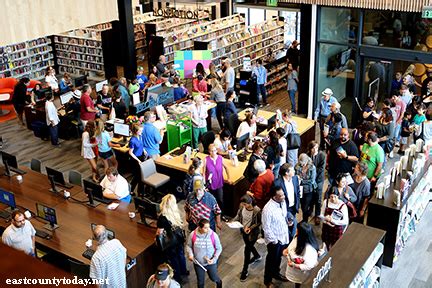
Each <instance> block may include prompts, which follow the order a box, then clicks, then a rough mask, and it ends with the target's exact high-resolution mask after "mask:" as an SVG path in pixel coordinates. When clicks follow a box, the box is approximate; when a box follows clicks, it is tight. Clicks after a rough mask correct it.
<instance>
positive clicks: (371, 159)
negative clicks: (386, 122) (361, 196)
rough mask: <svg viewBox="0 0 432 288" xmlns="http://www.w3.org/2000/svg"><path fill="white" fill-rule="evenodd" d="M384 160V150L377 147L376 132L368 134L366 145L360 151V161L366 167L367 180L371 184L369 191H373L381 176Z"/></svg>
mask: <svg viewBox="0 0 432 288" xmlns="http://www.w3.org/2000/svg"><path fill="white" fill-rule="evenodd" d="M384 159H385V153H384V150H383V149H382V148H381V146H380V145H378V136H377V133H376V132H368V133H367V135H366V143H365V144H363V147H362V150H361V161H362V162H365V163H366V165H367V166H368V175H367V178H368V179H369V181H370V182H371V191H374V189H375V184H376V183H377V181H378V178H379V177H380V176H381V173H382V168H383V163H384Z"/></svg>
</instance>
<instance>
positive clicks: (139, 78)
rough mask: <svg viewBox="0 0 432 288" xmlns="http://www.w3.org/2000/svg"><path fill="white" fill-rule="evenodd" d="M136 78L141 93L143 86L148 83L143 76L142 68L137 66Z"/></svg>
mask: <svg viewBox="0 0 432 288" xmlns="http://www.w3.org/2000/svg"><path fill="white" fill-rule="evenodd" d="M137 73H138V74H137V76H136V80H137V81H138V84H139V86H140V90H141V91H143V90H144V87H145V84H146V83H147V82H148V79H147V76H145V75H144V68H143V67H141V66H139V67H138V69H137Z"/></svg>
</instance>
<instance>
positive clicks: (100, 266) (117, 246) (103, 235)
mask: <svg viewBox="0 0 432 288" xmlns="http://www.w3.org/2000/svg"><path fill="white" fill-rule="evenodd" d="M93 236H94V239H95V240H96V241H97V242H98V247H97V250H96V252H95V253H94V255H93V257H92V259H91V263H90V278H92V279H98V280H104V284H101V285H99V287H101V288H104V287H117V288H122V287H126V267H125V266H126V255H127V254H126V248H125V247H124V246H123V245H122V244H121V243H120V241H119V240H117V239H112V240H108V233H107V231H106V228H105V226H103V225H97V226H96V227H95V228H94V229H93Z"/></svg>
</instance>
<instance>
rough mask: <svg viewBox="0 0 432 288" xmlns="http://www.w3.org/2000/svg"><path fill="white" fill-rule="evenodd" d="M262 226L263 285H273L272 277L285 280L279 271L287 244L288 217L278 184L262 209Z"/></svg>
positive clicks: (283, 196)
mask: <svg viewBox="0 0 432 288" xmlns="http://www.w3.org/2000/svg"><path fill="white" fill-rule="evenodd" d="M262 227H263V230H264V240H265V243H266V245H267V257H266V262H265V268H264V285H266V287H274V284H273V282H272V280H273V279H276V280H281V281H284V282H286V281H287V279H286V278H285V277H284V276H282V275H281V273H280V264H281V260H282V259H281V258H282V251H283V250H284V249H285V248H286V247H287V246H288V243H289V233H288V218H287V209H286V204H285V195H284V192H283V190H282V188H281V187H280V186H274V187H273V188H272V191H271V199H270V200H269V201H268V202H267V204H266V205H265V206H264V209H263V211H262Z"/></svg>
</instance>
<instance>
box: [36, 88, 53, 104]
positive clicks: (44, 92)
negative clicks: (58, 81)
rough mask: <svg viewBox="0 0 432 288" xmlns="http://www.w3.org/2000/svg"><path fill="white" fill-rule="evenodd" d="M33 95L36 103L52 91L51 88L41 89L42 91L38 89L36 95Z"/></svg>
mask: <svg viewBox="0 0 432 288" xmlns="http://www.w3.org/2000/svg"><path fill="white" fill-rule="evenodd" d="M34 94H35V96H36V98H35V101H36V102H40V101H44V100H45V99H46V98H47V96H48V95H51V94H52V89H51V87H46V88H42V89H39V90H38V91H37V93H34Z"/></svg>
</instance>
